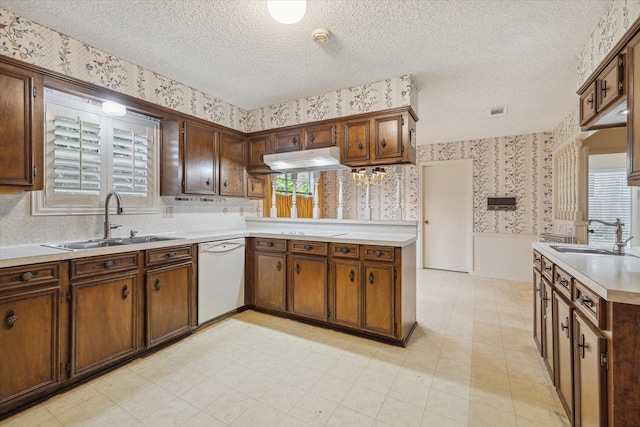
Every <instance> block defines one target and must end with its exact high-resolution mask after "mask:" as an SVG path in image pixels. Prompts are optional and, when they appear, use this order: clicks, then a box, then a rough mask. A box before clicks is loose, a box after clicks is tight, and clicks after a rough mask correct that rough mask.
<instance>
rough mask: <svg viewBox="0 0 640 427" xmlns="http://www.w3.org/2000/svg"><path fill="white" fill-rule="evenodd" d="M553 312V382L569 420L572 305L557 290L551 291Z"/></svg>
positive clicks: (571, 386)
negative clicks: (554, 355)
mask: <svg viewBox="0 0 640 427" xmlns="http://www.w3.org/2000/svg"><path fill="white" fill-rule="evenodd" d="M553 312H554V313H555V316H554V319H553V323H554V329H553V334H554V343H555V349H556V360H555V371H556V372H555V373H556V378H555V383H556V389H557V390H558V396H559V397H560V401H561V402H562V405H563V406H564V410H565V412H566V413H567V417H568V418H569V420H570V421H571V420H572V419H573V332H572V323H573V320H572V319H573V307H572V306H571V305H570V303H569V302H567V301H566V300H565V298H564V297H563V296H562V295H560V294H559V293H558V292H556V291H554V292H553Z"/></svg>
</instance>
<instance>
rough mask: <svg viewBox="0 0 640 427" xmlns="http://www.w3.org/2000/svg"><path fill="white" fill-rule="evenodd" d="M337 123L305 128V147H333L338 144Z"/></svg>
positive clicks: (309, 148) (307, 148)
mask: <svg viewBox="0 0 640 427" xmlns="http://www.w3.org/2000/svg"><path fill="white" fill-rule="evenodd" d="M336 128H337V125H336V124H335V123H329V124H324V125H319V126H311V127H305V128H304V149H305V150H311V149H314V148H322V147H333V146H335V145H336Z"/></svg>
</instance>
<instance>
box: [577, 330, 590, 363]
mask: <svg viewBox="0 0 640 427" xmlns="http://www.w3.org/2000/svg"><path fill="white" fill-rule="evenodd" d="M586 347H589V346H588V345H586V344H585V342H584V334H580V341H579V342H578V341H576V348H579V349H580V357H581V358H583V359H584V349H585V348H586Z"/></svg>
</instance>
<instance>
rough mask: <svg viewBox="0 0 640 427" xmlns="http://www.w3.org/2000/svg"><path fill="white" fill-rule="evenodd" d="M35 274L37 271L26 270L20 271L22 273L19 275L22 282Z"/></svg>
mask: <svg viewBox="0 0 640 427" xmlns="http://www.w3.org/2000/svg"><path fill="white" fill-rule="evenodd" d="M37 275H38V272H35V273H34V272H32V271H26V272H24V273H22V275H21V276H20V280H21V281H23V282H28V281H29V280H31V279H33V278H34V277H35V276H37Z"/></svg>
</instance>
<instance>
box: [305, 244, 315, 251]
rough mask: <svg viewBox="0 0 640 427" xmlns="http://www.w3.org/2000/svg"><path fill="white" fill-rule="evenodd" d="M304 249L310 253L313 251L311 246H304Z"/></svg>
mask: <svg viewBox="0 0 640 427" xmlns="http://www.w3.org/2000/svg"><path fill="white" fill-rule="evenodd" d="M304 248H305V249H306V250H308V251H310V250H311V249H313V246H311V245H304Z"/></svg>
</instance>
